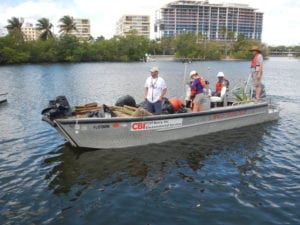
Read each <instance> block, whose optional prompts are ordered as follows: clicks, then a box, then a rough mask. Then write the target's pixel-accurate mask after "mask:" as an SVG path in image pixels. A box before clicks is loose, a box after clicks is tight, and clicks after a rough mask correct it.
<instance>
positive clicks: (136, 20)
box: [116, 15, 150, 38]
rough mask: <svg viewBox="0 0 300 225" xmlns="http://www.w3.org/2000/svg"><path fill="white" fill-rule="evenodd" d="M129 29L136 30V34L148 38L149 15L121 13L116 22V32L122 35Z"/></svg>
mask: <svg viewBox="0 0 300 225" xmlns="http://www.w3.org/2000/svg"><path fill="white" fill-rule="evenodd" d="M131 30H136V31H137V34H138V35H141V36H144V37H146V38H150V16H146V15H123V16H122V17H121V18H120V19H119V20H118V22H117V29H116V34H117V35H120V36H124V35H126V34H128V32H129V31H131Z"/></svg>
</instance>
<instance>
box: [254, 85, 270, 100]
mask: <svg viewBox="0 0 300 225" xmlns="http://www.w3.org/2000/svg"><path fill="white" fill-rule="evenodd" d="M260 88H261V91H260V96H259V97H260V98H265V97H266V96H267V94H266V87H265V85H264V84H263V83H261V84H260ZM255 96H256V94H255V88H253V93H252V97H253V98H254V97H255Z"/></svg>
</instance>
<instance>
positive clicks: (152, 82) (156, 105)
mask: <svg viewBox="0 0 300 225" xmlns="http://www.w3.org/2000/svg"><path fill="white" fill-rule="evenodd" d="M150 73H151V76H150V77H148V78H147V79H146V82H145V99H146V102H147V110H148V111H149V112H151V113H153V114H156V115H159V114H161V113H162V99H163V97H164V96H165V95H166V93H167V85H166V82H165V80H164V79H163V78H161V77H159V76H158V68H157V67H153V68H151V70H150Z"/></svg>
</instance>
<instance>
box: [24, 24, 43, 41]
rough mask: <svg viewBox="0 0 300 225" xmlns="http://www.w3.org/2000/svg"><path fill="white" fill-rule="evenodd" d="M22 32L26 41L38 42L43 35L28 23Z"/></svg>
mask: <svg viewBox="0 0 300 225" xmlns="http://www.w3.org/2000/svg"><path fill="white" fill-rule="evenodd" d="M21 30H22V32H23V34H24V38H25V40H26V41H33V40H37V39H38V38H39V36H40V34H41V32H40V31H39V30H37V29H36V27H34V26H33V24H31V23H26V24H25V26H22V28H21Z"/></svg>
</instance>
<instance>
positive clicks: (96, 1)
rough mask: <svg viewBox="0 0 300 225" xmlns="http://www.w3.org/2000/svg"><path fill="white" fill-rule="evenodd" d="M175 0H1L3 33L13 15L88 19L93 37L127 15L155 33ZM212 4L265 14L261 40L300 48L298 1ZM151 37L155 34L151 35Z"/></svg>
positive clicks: (34, 18)
mask: <svg viewBox="0 0 300 225" xmlns="http://www.w3.org/2000/svg"><path fill="white" fill-rule="evenodd" d="M171 1H172V0H150V1H145V0H0V15H1V17H0V30H1V28H2V31H3V27H4V26H6V25H7V20H8V19H10V18H11V17H13V16H16V17H23V18H24V20H25V23H27V22H29V23H33V24H35V23H36V21H37V20H38V19H40V18H42V17H46V18H49V19H50V21H51V22H52V23H53V24H54V25H55V30H54V31H55V32H56V33H57V31H58V29H57V24H58V22H57V21H58V20H59V18H61V17H63V16H64V15H71V16H73V17H79V18H89V19H90V21H91V33H92V35H93V36H94V37H97V36H100V35H103V36H104V37H105V38H111V37H112V36H113V35H114V33H115V27H116V22H117V20H118V19H119V18H120V17H121V16H122V15H124V14H146V15H150V16H151V21H152V24H151V25H152V28H151V29H152V31H153V21H154V17H155V11H156V10H158V9H159V8H161V7H162V6H164V5H165V4H167V3H169V2H171ZM209 2H210V3H242V4H248V5H249V6H250V7H253V8H257V9H258V11H261V12H263V13H264V27H263V34H262V41H263V42H264V43H266V44H268V45H300V16H299V15H298V14H299V12H300V1H299V0H251V1H250V0H210V1H209ZM151 37H152V38H154V37H155V34H154V32H152V34H151Z"/></svg>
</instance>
